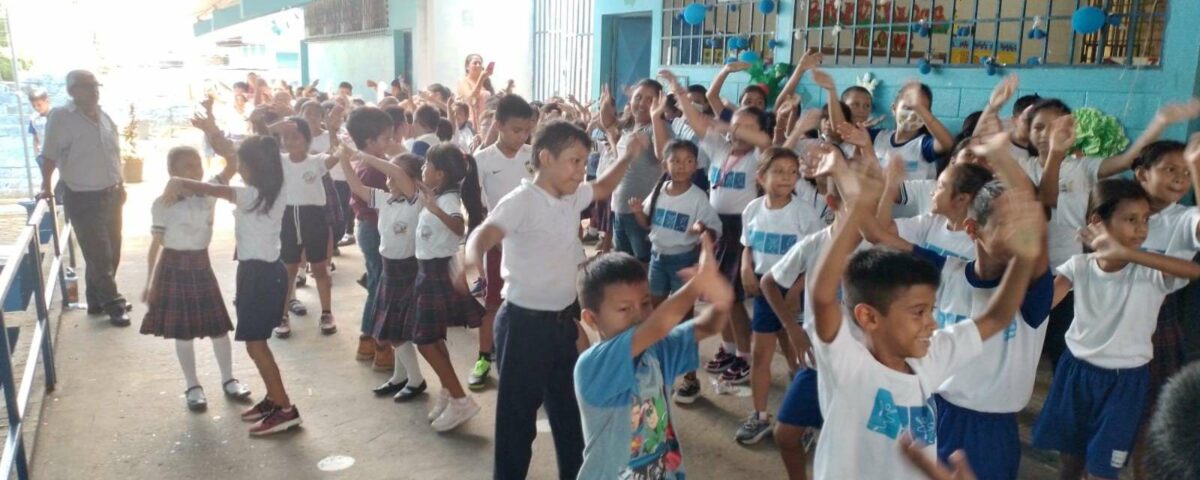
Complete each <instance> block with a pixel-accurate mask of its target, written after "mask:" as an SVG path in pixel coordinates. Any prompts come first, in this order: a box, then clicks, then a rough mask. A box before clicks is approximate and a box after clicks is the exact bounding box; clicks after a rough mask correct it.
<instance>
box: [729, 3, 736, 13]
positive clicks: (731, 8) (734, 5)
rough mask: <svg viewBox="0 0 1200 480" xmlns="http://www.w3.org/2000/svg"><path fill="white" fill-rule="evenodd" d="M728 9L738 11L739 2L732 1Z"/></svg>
mask: <svg viewBox="0 0 1200 480" xmlns="http://www.w3.org/2000/svg"><path fill="white" fill-rule="evenodd" d="M728 10H729V11H731V12H736V11H737V4H736V3H731V4H729V7H728Z"/></svg>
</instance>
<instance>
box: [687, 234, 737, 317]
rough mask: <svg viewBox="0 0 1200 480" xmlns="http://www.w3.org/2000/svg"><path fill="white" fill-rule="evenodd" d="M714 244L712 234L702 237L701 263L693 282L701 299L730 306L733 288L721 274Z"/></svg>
mask: <svg viewBox="0 0 1200 480" xmlns="http://www.w3.org/2000/svg"><path fill="white" fill-rule="evenodd" d="M713 243H714V241H713V238H712V235H711V234H709V233H704V234H702V235H700V263H699V264H698V265H697V267H696V276H695V277H693V278H692V280H691V281H692V282H693V283H694V284H695V285H696V288H697V289H698V290H699V292H700V298H701V299H703V300H705V301H707V302H708V303H710V304H713V305H728V304H731V303H733V286H732V285H730V284H729V281H728V280H726V279H725V276H724V275H722V274H721V262H719V261H717V257H716V255H714V254H713Z"/></svg>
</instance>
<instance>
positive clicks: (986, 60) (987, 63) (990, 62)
mask: <svg viewBox="0 0 1200 480" xmlns="http://www.w3.org/2000/svg"><path fill="white" fill-rule="evenodd" d="M981 63H982V64H983V65H984V67H985V70H986V71H987V74H988V76H989V77H992V76H995V75H996V74H997V73H1000V68H1001V67H1005V66H1007V65H1004V64H1002V63H1000V62H998V61H997V60H996V59H995V58H993V57H983V59H982V61H981Z"/></svg>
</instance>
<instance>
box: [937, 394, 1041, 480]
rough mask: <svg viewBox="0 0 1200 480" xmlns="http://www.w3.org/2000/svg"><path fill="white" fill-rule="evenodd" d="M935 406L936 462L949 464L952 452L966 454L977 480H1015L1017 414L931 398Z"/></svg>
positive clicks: (1018, 447)
mask: <svg viewBox="0 0 1200 480" xmlns="http://www.w3.org/2000/svg"><path fill="white" fill-rule="evenodd" d="M933 401H934V404H935V405H937V454H938V459H940V460H941V461H942V462H944V463H949V461H950V460H949V459H950V454H952V453H954V451H955V450H963V451H965V452H966V453H967V459H969V460H970V462H971V469H972V470H974V471H975V476H976V477H977V478H978V479H979V480H1015V479H1016V478H1017V469H1018V468H1019V467H1020V465H1021V437H1020V433H1019V432H1018V431H1017V414H1016V413H985V412H977V411H975V410H971V409H969V408H963V407H960V406H957V405H955V404H953V403H950V402H947V401H946V400H945V399H943V398H942V397H941V396H940V395H934V396H933Z"/></svg>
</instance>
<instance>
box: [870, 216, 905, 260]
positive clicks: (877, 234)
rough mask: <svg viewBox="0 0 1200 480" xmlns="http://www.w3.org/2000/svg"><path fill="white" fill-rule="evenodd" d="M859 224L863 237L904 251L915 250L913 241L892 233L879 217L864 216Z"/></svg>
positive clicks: (891, 222)
mask: <svg viewBox="0 0 1200 480" xmlns="http://www.w3.org/2000/svg"><path fill="white" fill-rule="evenodd" d="M888 223H889V224H894V223H895V221H893V220H889V222H888ZM859 225H860V229H861V230H860V233H862V237H863V238H864V239H866V240H867V241H868V242H870V243H872V244H875V245H882V246H886V247H890V248H894V249H896V250H900V251H902V252H912V251H913V244H912V243H911V242H909V241H908V240H905V239H904V238H902V237H901V236H900V235H897V234H895V233H892V231H891V230H889V229H888V228H887V227H885V226H884V225H883V224H882V223H880V222H879V221H878V219H877V218H871V217H869V216H868V217H864V218H863V221H862V222H860V223H859Z"/></svg>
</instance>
